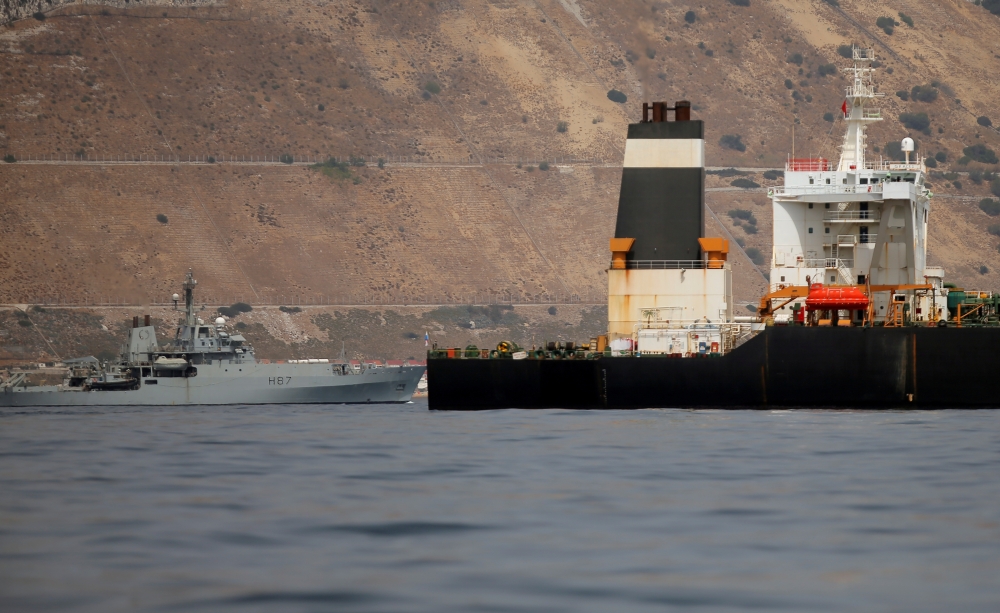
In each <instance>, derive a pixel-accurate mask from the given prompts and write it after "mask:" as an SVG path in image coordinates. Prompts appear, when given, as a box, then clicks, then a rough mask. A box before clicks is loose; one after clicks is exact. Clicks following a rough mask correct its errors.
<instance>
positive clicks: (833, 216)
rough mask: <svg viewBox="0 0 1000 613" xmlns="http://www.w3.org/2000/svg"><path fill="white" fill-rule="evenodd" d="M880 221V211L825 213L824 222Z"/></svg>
mask: <svg viewBox="0 0 1000 613" xmlns="http://www.w3.org/2000/svg"><path fill="white" fill-rule="evenodd" d="M879 191H881V189H880V190H879ZM879 219H880V218H879V214H878V211H827V212H825V213H823V221H871V222H878V221H879Z"/></svg>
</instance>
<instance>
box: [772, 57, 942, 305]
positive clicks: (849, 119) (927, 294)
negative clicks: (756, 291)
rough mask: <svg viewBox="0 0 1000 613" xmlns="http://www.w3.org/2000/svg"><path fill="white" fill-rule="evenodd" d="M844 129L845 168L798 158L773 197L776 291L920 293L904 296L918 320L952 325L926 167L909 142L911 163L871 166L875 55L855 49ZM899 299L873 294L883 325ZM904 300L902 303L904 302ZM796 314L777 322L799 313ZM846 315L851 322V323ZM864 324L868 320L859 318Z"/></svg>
mask: <svg viewBox="0 0 1000 613" xmlns="http://www.w3.org/2000/svg"><path fill="white" fill-rule="evenodd" d="M853 59H854V65H853V66H852V67H851V68H847V69H845V72H847V73H848V74H849V75H850V76H851V84H850V85H849V86H848V87H847V92H846V93H847V100H846V101H845V103H844V107H842V109H844V110H845V113H844V121H845V123H846V124H847V131H846V133H845V135H844V142H843V145H842V146H841V151H840V161H839V162H838V163H837V164H836V165H833V164H831V163H830V162H829V161H828V160H827V159H825V158H790V159H789V160H788V161H787V163H786V165H785V180H784V185H783V186H782V187H778V188H775V189H774V190H772V191H771V192H770V193H769V195H770V196H771V200H772V205H773V212H774V247H773V252H772V259H771V276H770V283H771V290H772V291H774V290H777V289H781V288H782V287H787V286H790V285H798V286H803V285H808V284H810V283H812V284H815V283H822V284H824V285H921V284H930V285H932V286H934V289H933V290H929V291H925V290H906V291H900V292H897V293H899V294H903V293H905V295H906V298H905V300H906V302H907V303H908V304H909V305H910V313H911V318H912V319H913V320H917V321H922V320H928V319H941V318H945V317H946V316H947V309H946V308H945V306H946V302H945V298H944V293H943V292H941V291H940V286H941V279H942V277H943V276H944V272H943V270H941V269H940V268H936V267H935V268H928V266H927V221H928V217H929V214H930V200H931V196H932V194H931V193H930V191H928V190H927V188H926V187H925V186H924V178H925V175H926V172H927V169H926V167H925V166H924V162H923V158H921V157H919V156H917V157H914V158H913V159H911V154H912V152H913V149H914V147H913V141H912V140H911V139H909V138H905V139H903V142H902V147H901V148H902V150H903V151H904V152H905V156H906V160H905V161H889V160H884V159H882V158H881V157H880V158H878V159H871V160H869V159H868V158H867V155H866V154H867V144H866V130H867V128H868V125H869V124H871V123H873V122H876V121H881V120H882V114H881V111H880V110H879V109H877V108H874V107H873V106H872V103H873V102H874V101H875V99H876V98H878V97H881V96H882V95H883V94H881V93H878V92H876V91H875V85H874V81H873V76H874V73H875V69H874V68H872V61H873V60H874V59H875V55H874V52H873V50H872V49H861V48H857V47H855V48H854V58H853ZM891 295H892V292H875V293H873V294H872V296H871V299H872V302H873V304H874V312H873V315H874V317H876V318H878V317H884V316H885V315H886V313H887V309H888V308H889V303H890V300H891V299H892V298H891ZM899 300H900V298H897V302H898V301H899ZM791 308H792V305H791V304H789V305H787V306H785V307H783V309H781V310H780V311H779V312H783V313H784V314H787V313H790V312H791ZM845 315H846V313H845ZM854 316H855V317H860V316H861V313H860V312H856V313H854Z"/></svg>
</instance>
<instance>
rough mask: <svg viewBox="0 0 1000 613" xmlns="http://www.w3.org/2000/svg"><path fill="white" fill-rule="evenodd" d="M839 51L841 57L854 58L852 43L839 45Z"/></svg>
mask: <svg viewBox="0 0 1000 613" xmlns="http://www.w3.org/2000/svg"><path fill="white" fill-rule="evenodd" d="M837 53H838V54H839V55H840V57H843V58H847V59H849V60H850V59H854V47H852V46H851V45H841V46H839V47H837Z"/></svg>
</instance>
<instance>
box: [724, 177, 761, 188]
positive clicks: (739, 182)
mask: <svg viewBox="0 0 1000 613" xmlns="http://www.w3.org/2000/svg"><path fill="white" fill-rule="evenodd" d="M729 184H730V185H732V186H733V187H740V188H743V189H753V188H755V187H760V183H757V182H756V181H752V180H750V179H742V178H741V179H733V180H732V181H730V182H729Z"/></svg>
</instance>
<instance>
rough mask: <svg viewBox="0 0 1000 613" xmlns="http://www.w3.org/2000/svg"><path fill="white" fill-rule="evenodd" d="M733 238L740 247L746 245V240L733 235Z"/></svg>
mask: <svg viewBox="0 0 1000 613" xmlns="http://www.w3.org/2000/svg"><path fill="white" fill-rule="evenodd" d="M733 240H734V241H736V244H737V245H739V246H740V249H743V248H744V247H746V246H747V242H746V241H745V240H743V239H742V238H740V237H739V236H734V237H733Z"/></svg>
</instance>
